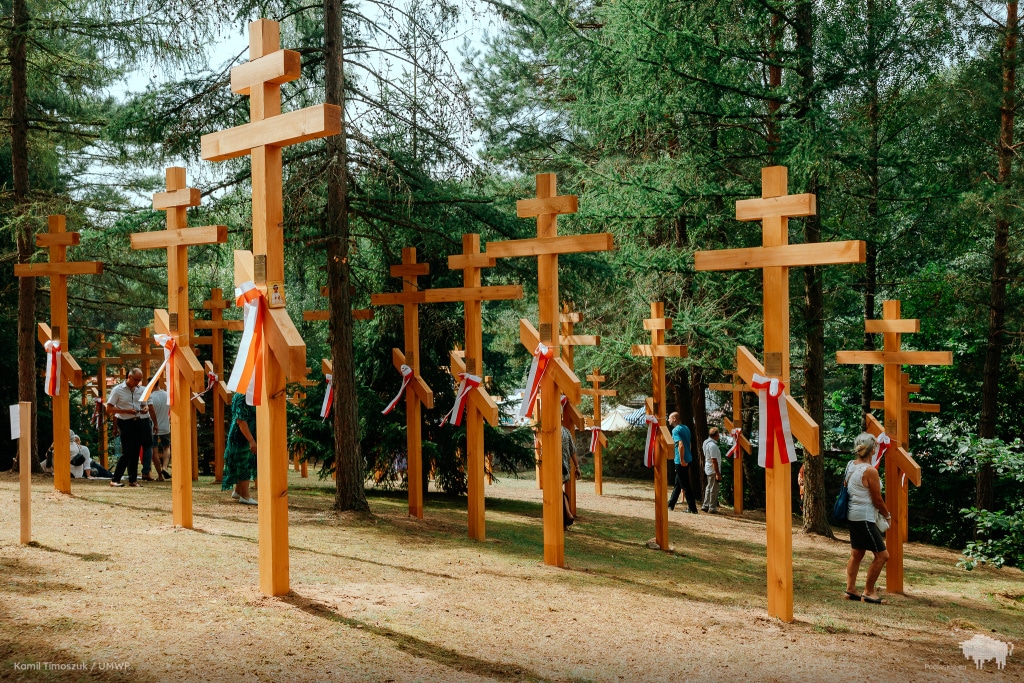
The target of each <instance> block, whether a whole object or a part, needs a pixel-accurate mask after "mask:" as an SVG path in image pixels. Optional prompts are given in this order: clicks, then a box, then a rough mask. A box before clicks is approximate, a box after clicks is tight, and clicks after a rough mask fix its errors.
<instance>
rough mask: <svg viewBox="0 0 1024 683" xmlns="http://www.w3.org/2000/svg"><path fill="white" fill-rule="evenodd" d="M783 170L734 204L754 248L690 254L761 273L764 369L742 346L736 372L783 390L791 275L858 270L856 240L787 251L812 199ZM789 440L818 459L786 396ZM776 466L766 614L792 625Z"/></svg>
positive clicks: (783, 470)
mask: <svg viewBox="0 0 1024 683" xmlns="http://www.w3.org/2000/svg"><path fill="white" fill-rule="evenodd" d="M788 184H789V183H788V174H787V170H786V167H785V166H772V167H769V168H764V169H762V170H761V198H760V199H744V200H740V201H737V202H736V219H737V220H740V221H761V223H762V236H761V243H762V246H760V247H752V248H747V249H723V250H719V251H699V252H697V253H696V254H694V265H695V267H696V269H697V270H749V269H754V268H759V269H761V270H762V273H763V278H764V279H763V287H764V293H763V308H764V313H763V315H764V357H765V363H764V366H763V367H762V366H761V364H760V363H758V362H757V360H756V359H755V358H754V357H753V356H752V355H751V354H750V353H749V352H747V351H746V349H744V348H742V347H740V349H739V350H738V351H737V358H738V360H737V363H738V365H737V370H738V371H739V374H740V377H742V378H743V381H744V382H746V383H747V384H750V383H751V382H752V380H753V373H754V372H755V371H756V372H758V374H762V375H767V376H770V377H773V378H778V379H779V380H781V381H782V382H783V383H784V384H785V385H786V386H787V387H788V385H789V269H790V268H791V267H798V266H824V265H835V264H842V263H864V254H865V245H864V242H862V241H847V242H824V243H816V244H789V219H790V218H795V217H799V216H813V215H815V214H816V213H817V200H816V197H815V195H813V194H799V195H790V194H788V189H787V188H788ZM787 401H788V406H789V412H790V421H791V424H792V428H793V434H794V436H796V437H797V439H798V440H799V441H800V443H801V444H802V445H803V447H804V451H805V452H807V453H810V454H811V455H818V454H819V449H820V445H819V443H818V439H819V429H818V425H817V424H816V423H815V422H814V421H813V420H811V419H810V417H809V416H808V415H807V414H806V413H805V412H804V411H803V410H802V409H801V408H800V406H799V404H797V402H796V401H793V400H792V397H790V396H789V395H788V394H787ZM768 458H772V461H773V462H774V463H775V466H774V467H770V468H767V469H766V470H765V487H766V489H767V491H766V498H767V505H766V511H765V518H766V522H767V535H768V544H767V545H768V614H769V616H773V617H778V618H779V619H781V620H782V621H792V620H793V528H792V527H793V518H792V500H791V483H790V465H789V463H781V462H780V460H781V459H780V458H779V457H778V453H777V452H776V453H773V454H767V455H766V460H767V459H768Z"/></svg>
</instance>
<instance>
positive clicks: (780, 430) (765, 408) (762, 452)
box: [750, 374, 796, 469]
mask: <svg viewBox="0 0 1024 683" xmlns="http://www.w3.org/2000/svg"><path fill="white" fill-rule="evenodd" d="M750 387H751V388H752V389H756V390H757V396H758V400H759V402H760V406H759V409H760V410H759V419H758V422H759V423H760V424H758V453H757V463H758V464H759V465H760V466H761V467H764V468H766V469H771V468H772V467H774V466H775V451H776V450H778V452H779V463H780V464H783V465H784V464H787V463H791V462H796V447H795V446H793V431H792V429H791V428H790V425H789V409H788V408H787V407H786V385H785V384H783V383H782V382H781V381H780V380H779V379H778V378H776V377H765V376H763V375H758V374H755V375H754V381H753V382H751V383H750Z"/></svg>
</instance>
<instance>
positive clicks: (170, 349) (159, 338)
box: [142, 334, 178, 406]
mask: <svg viewBox="0 0 1024 683" xmlns="http://www.w3.org/2000/svg"><path fill="white" fill-rule="evenodd" d="M153 341H155V342H156V343H157V344H159V345H160V346H162V347H163V349H164V362H163V363H161V364H160V367H159V368H157V369H156V372H155V373H154V374H153V379H151V380H149V384H147V385H146V390H145V391H144V392H142V400H143V401H148V400H149V396H150V394H152V393H153V389H155V388H156V383H157V380H159V379H160V373H161V372H163V373H165V374H164V383H165V384H166V385H167V405H169V406H173V405H174V384H175V382H174V349H175V348H176V347H177V345H178V343H177V342H176V341H174V337H172V336H170V335H169V334H156V335H153Z"/></svg>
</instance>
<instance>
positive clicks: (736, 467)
mask: <svg viewBox="0 0 1024 683" xmlns="http://www.w3.org/2000/svg"><path fill="white" fill-rule="evenodd" d="M731 374H732V382H731V383H729V382H722V383H719V382H713V383H711V384H709V385H708V389H711V390H712V391H731V392H732V419H731V420H730V419H729V418H728V417H726V418H723V420H722V426H723V427H725V429H726V431H727V432H729V434H730V435H732V430H733V429H736V428H737V427H739V428H742V427H743V392H744V391H751V388H750V387H749V386H747V385H746V384H744V383H743V380H742V379H741V378H740V376H739V374H738V373H737V372H736V371H733V372H732V373H731ZM739 440H740V449H741V450H742V451H743V452H744V453H748V454H749V453H753V448H752V447H751V445H750V441H749V440H747V437H746V435H744V434H743V432H740V439H739ZM732 462H733V465H732V505H733V512H734V513H735V514H737V515H742V514H743V457H742V455H741V456H740V457H738V458H734V459H733V461H732Z"/></svg>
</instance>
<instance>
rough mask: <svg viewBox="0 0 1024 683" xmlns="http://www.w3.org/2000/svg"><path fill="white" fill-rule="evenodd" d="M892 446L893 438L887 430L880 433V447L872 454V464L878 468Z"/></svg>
mask: <svg viewBox="0 0 1024 683" xmlns="http://www.w3.org/2000/svg"><path fill="white" fill-rule="evenodd" d="M891 446H892V439H890V438H889V435H888V434H886V433H885V432H882V433H881V434H879V435H878V448H876V449H875V452H874V453H873V454H872V455H871V466H872V467H874V468H875V469H876V470H877V469H878V468H879V466H881V464H882V458H883V457H884V456H885V453H886V451H888V450H889V448H890V447H891Z"/></svg>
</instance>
